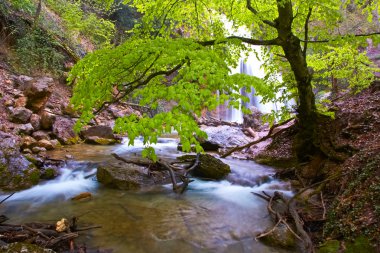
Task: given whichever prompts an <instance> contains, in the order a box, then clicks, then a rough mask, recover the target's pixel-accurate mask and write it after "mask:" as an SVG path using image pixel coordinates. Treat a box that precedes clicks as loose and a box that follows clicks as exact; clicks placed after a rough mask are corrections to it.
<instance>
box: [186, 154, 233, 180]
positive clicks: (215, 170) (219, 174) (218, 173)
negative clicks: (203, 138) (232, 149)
mask: <svg viewBox="0 0 380 253" xmlns="http://www.w3.org/2000/svg"><path fill="white" fill-rule="evenodd" d="M230 172H231V169H230V166H229V165H228V164H225V163H224V162H222V161H221V160H219V159H217V158H215V157H213V156H212V155H209V154H201V155H200V158H199V165H198V166H197V167H196V168H195V169H194V172H193V174H194V176H198V177H203V178H206V179H216V180H219V179H222V178H224V177H226V176H227V175H228V174H229V173H230Z"/></svg>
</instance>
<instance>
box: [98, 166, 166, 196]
mask: <svg viewBox="0 0 380 253" xmlns="http://www.w3.org/2000/svg"><path fill="white" fill-rule="evenodd" d="M96 176H97V179H98V181H99V182H100V183H102V184H104V185H106V186H109V187H112V188H118V189H121V190H132V189H139V188H143V187H149V186H152V185H155V184H156V182H157V181H160V178H157V175H150V174H149V170H148V168H146V167H143V166H138V165H136V164H133V163H124V162H121V161H115V162H113V161H111V162H108V163H106V164H103V165H100V166H99V167H98V170H97V173H96ZM161 179H162V178H161Z"/></svg>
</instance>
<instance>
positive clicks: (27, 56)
mask: <svg viewBox="0 0 380 253" xmlns="http://www.w3.org/2000/svg"><path fill="white" fill-rule="evenodd" d="M15 52H16V65H17V66H18V68H19V71H21V72H23V73H27V74H32V73H34V72H38V73H41V72H42V73H43V72H51V73H53V74H57V75H58V74H60V73H61V72H62V67H63V62H64V59H65V57H64V56H63V55H62V54H61V53H59V52H58V51H57V50H56V49H55V48H54V42H53V41H52V40H50V38H49V37H47V35H46V34H44V33H43V32H42V31H41V30H38V29H37V30H33V31H30V32H28V33H27V34H25V36H23V37H21V38H19V39H18V40H17V41H16V47H15Z"/></svg>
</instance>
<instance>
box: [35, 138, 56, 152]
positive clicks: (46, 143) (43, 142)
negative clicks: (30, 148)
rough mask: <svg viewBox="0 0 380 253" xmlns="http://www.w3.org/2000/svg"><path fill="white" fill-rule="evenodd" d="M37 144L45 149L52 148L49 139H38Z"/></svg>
mask: <svg viewBox="0 0 380 253" xmlns="http://www.w3.org/2000/svg"><path fill="white" fill-rule="evenodd" d="M37 146H39V147H41V148H45V149H46V150H52V149H54V145H53V144H52V143H51V142H50V141H49V140H39V141H38V142H37Z"/></svg>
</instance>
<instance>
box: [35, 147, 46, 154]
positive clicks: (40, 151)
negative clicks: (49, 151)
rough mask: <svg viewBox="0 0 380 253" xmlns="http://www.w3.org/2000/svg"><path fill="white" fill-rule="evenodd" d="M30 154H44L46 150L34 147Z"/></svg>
mask: <svg viewBox="0 0 380 253" xmlns="http://www.w3.org/2000/svg"><path fill="white" fill-rule="evenodd" d="M32 152H33V153H34V154H38V153H42V152H46V148H42V147H34V148H32Z"/></svg>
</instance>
